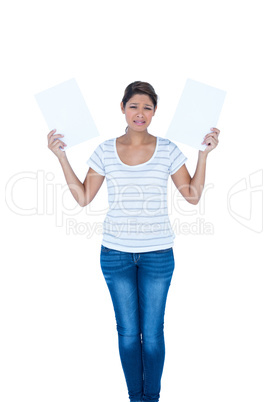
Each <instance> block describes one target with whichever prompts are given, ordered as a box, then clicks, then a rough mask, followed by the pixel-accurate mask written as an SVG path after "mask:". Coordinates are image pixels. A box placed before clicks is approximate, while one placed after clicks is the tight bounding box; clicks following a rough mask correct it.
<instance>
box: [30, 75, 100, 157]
mask: <svg viewBox="0 0 268 402" xmlns="http://www.w3.org/2000/svg"><path fill="white" fill-rule="evenodd" d="M35 98H36V100H37V103H38V105H39V107H40V109H41V111H42V113H43V116H44V118H45V120H46V122H47V125H48V127H49V130H53V129H56V130H57V132H56V134H63V135H64V138H63V141H64V142H65V143H66V144H67V146H66V147H65V148H64V150H66V149H68V148H70V147H72V146H74V145H77V144H80V143H81V142H84V141H87V140H89V139H90V138H93V137H96V136H98V135H99V132H98V130H97V127H96V125H95V123H94V120H93V118H92V116H91V114H90V111H89V109H88V107H87V105H86V102H85V100H84V98H83V95H82V93H81V91H80V88H79V86H78V85H77V82H76V80H75V79H74V78H72V79H70V80H68V81H65V82H63V83H61V84H58V85H56V86H54V87H52V88H49V89H46V90H45V91H43V92H40V93H38V94H36V95H35Z"/></svg>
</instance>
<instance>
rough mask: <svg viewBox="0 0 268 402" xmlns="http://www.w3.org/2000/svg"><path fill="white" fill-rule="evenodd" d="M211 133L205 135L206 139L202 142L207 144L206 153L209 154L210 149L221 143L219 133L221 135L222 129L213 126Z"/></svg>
mask: <svg viewBox="0 0 268 402" xmlns="http://www.w3.org/2000/svg"><path fill="white" fill-rule="evenodd" d="M210 130H211V133H208V134H207V135H206V136H205V137H204V141H203V142H202V145H204V144H206V145H207V147H206V148H205V149H204V151H202V152H204V153H206V154H208V153H209V152H210V151H212V150H213V149H214V148H216V146H217V145H218V143H219V135H220V130H219V129H218V128H215V127H211V129H210Z"/></svg>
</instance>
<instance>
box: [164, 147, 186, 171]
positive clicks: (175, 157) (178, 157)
mask: <svg viewBox="0 0 268 402" xmlns="http://www.w3.org/2000/svg"><path fill="white" fill-rule="evenodd" d="M186 161H187V158H186V156H185V155H184V154H183V153H182V152H181V150H180V149H179V148H178V147H177V145H176V144H174V142H172V141H170V142H169V169H168V171H169V174H170V175H172V174H174V173H176V172H177V170H179V168H180V167H182V165H184V163H185V162H186Z"/></svg>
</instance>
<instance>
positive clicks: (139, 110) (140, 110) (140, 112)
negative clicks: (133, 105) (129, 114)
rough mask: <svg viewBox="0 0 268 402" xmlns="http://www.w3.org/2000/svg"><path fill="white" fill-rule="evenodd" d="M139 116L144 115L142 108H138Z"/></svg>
mask: <svg viewBox="0 0 268 402" xmlns="http://www.w3.org/2000/svg"><path fill="white" fill-rule="evenodd" d="M137 116H139V117H140V116H143V113H142V109H138V110H137Z"/></svg>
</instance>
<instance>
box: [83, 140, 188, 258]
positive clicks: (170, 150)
mask: <svg viewBox="0 0 268 402" xmlns="http://www.w3.org/2000/svg"><path fill="white" fill-rule="evenodd" d="M156 139H157V141H156V148H155V151H154V154H153V156H152V157H151V159H150V160H148V161H147V162H145V163H141V164H139V165H134V166H130V165H126V164H125V163H123V162H122V161H121V160H120V158H119V156H118V153H117V150H116V137H115V138H112V139H109V140H106V141H104V142H102V143H101V144H100V145H99V146H98V147H97V148H96V149H95V151H94V152H93V154H92V155H91V157H90V158H89V159H88V161H87V164H88V165H89V166H90V167H91V168H92V169H93V170H95V171H96V172H97V173H99V174H101V175H102V176H105V177H106V181H107V190H108V203H109V211H108V212H107V215H106V217H105V220H104V222H103V239H102V244H103V246H105V247H109V248H112V249H115V250H119V251H126V252H134V253H140V252H146V251H155V250H162V249H166V248H169V247H172V246H173V242H174V238H175V235H174V232H173V230H172V227H171V225H170V221H169V216H168V208H167V183H168V178H169V175H172V174H174V173H175V172H176V171H177V170H178V169H179V168H180V167H181V166H182V165H183V164H184V163H185V162H186V160H187V158H186V157H185V156H184V155H183V153H182V152H181V151H180V149H179V148H178V147H177V145H176V144H174V143H173V142H171V141H170V140H168V139H167V138H162V137H158V136H157V137H156Z"/></svg>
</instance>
